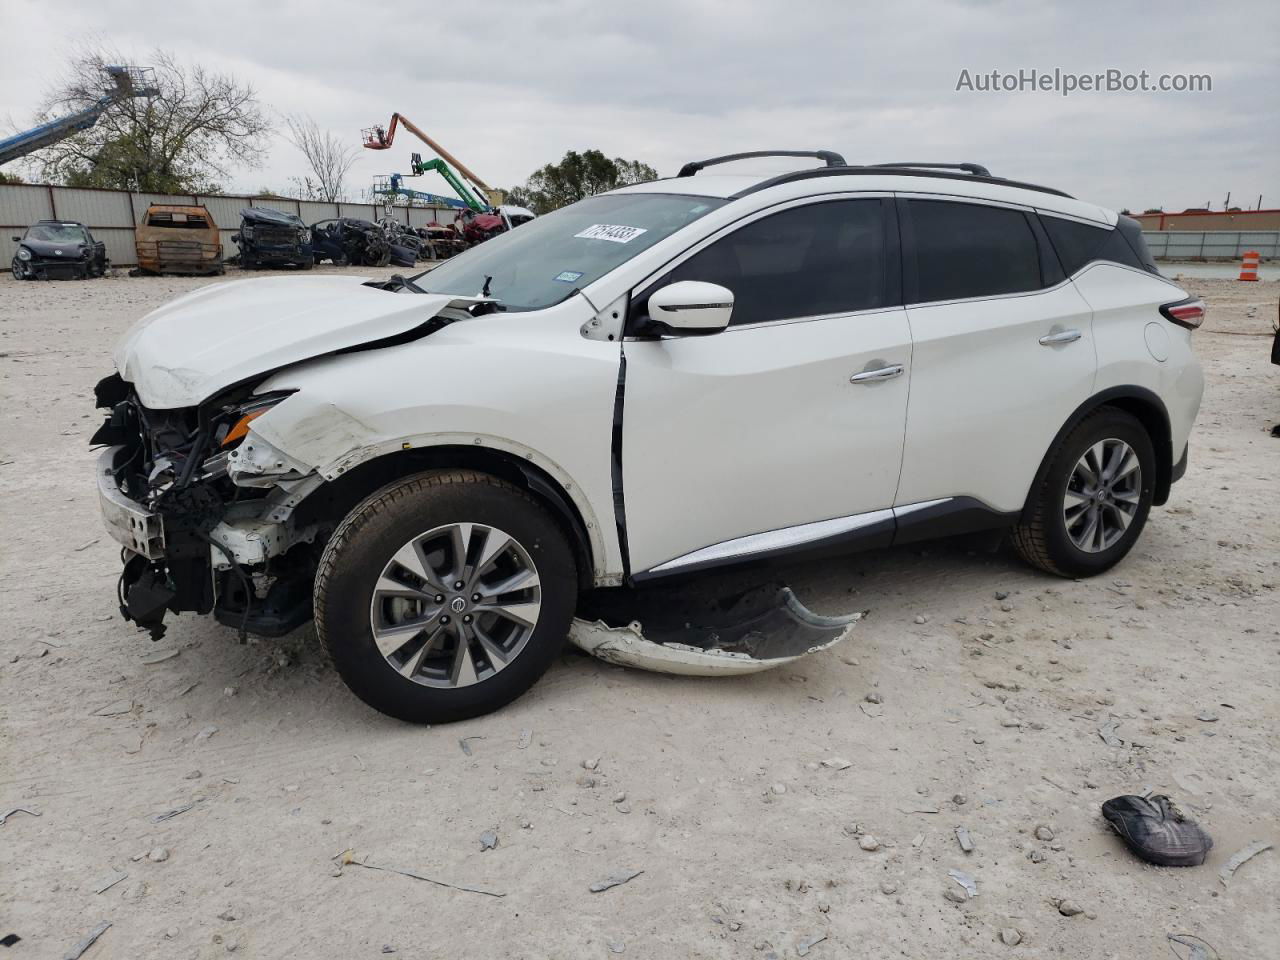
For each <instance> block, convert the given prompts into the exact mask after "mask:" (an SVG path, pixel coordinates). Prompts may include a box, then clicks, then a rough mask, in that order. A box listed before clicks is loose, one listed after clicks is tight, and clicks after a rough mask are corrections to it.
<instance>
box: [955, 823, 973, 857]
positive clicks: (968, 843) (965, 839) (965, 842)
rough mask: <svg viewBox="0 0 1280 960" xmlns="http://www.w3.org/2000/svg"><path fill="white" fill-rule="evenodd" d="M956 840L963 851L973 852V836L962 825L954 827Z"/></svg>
mask: <svg viewBox="0 0 1280 960" xmlns="http://www.w3.org/2000/svg"><path fill="white" fill-rule="evenodd" d="M956 842H958V843H959V844H960V849H961V850H963V851H964V852H965V853H973V838H972V837H971V836H969V831H968V830H966V829H965V828H964V827H956Z"/></svg>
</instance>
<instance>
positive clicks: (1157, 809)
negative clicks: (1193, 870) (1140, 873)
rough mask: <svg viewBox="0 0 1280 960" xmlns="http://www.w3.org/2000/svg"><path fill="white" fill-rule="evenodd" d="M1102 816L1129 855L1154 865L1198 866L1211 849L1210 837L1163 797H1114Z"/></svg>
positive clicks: (1109, 801) (1105, 804) (1156, 795)
mask: <svg viewBox="0 0 1280 960" xmlns="http://www.w3.org/2000/svg"><path fill="white" fill-rule="evenodd" d="M1102 815H1103V816H1104V817H1105V818H1106V820H1107V822H1108V823H1110V824H1111V826H1113V827H1114V828H1115V830H1116V833H1118V834H1120V839H1121V840H1123V841H1124V845H1125V846H1126V847H1128V848H1129V850H1130V852H1132V853H1133V854H1134V855H1135V856H1137V857H1140V858H1141V859H1143V860H1145V861H1147V862H1148V863H1154V864H1156V865H1157V866H1162V867H1193V866H1198V865H1199V864H1202V863H1204V859H1205V857H1206V856H1208V854H1209V850H1210V849H1211V848H1212V847H1213V838H1212V837H1210V836H1209V834H1207V833H1205V831H1204V830H1203V829H1201V827H1200V825H1199V824H1198V823H1196V822H1195V821H1194V820H1192V819H1190V818H1189V817H1187V815H1186V814H1184V813H1183V812H1182V811H1181V810H1180V809H1178V806H1177V805H1176V804H1175V803H1174V802H1173V801H1172V800H1170V799H1169V798H1168V797H1166V796H1165V795H1164V794H1154V795H1153V796H1151V797H1149V798H1148V797H1141V796H1134V795H1132V794H1130V795H1126V796H1123V797H1113V798H1112V799H1110V800H1108V801H1106V802H1105V803H1104V804H1103V805H1102Z"/></svg>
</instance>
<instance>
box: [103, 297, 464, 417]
mask: <svg viewBox="0 0 1280 960" xmlns="http://www.w3.org/2000/svg"><path fill="white" fill-rule="evenodd" d="M366 279H367V278H366V277H350V276H333V277H261V278H256V279H252V280H234V281H231V282H229V283H216V284H211V285H210V286H207V287H202V288H201V289H199V290H196V291H194V292H192V293H188V294H186V295H185V296H181V297H178V298H177V299H176V300H171V301H170V302H169V303H166V304H165V305H164V306H162V307H160V308H159V309H157V310H153V311H152V312H151V313H149V314H147V315H146V316H145V317H143V318H142V319H141V320H139V321H138V322H137V323H136V324H134V326H133V328H132V329H130V330H129V332H128V333H127V334H125V337H124V339H123V340H121V341H120V345H119V346H118V347H117V348H116V352H115V357H114V359H115V365H116V369H117V370H118V371H119V372H120V375H121V376H122V377H123V378H124V379H125V380H126V381H128V382H129V383H131V384H133V386H134V389H135V390H137V392H138V397H139V399H140V400H141V401H142V403H143V405H144V406H146V407H149V408H151V409H153V410H164V409H171V408H176V407H192V406H196V405H197V404H199V403H201V402H203V401H205V400H207V399H208V398H209V397H211V396H213V395H214V394H216V393H218V392H219V391H221V390H225V389H226V388H227V387H229V386H231V385H232V384H236V383H240V382H242V381H245V380H249V379H252V378H253V377H255V376H258V375H260V374H266V373H269V372H270V371H272V370H278V369H280V368H281V367H286V366H289V365H290V364H294V363H298V362H300V361H303V360H309V359H311V358H313V357H318V356H322V355H323V354H327V353H333V352H334V351H337V350H344V349H347V348H350V347H355V346H359V345H361V344H364V343H371V342H373V341H375V340H382V339H384V338H386V337H392V336H396V335H397V334H401V333H405V332H406V331H409V330H412V329H414V328H415V327H417V326H419V325H421V324H422V323H425V322H426V321H427V320H429V319H431V318H432V317H434V316H435V315H436V314H438V313H439V312H440V311H441V310H443V309H444V308H446V307H447V306H449V304H450V303H453V302H456V301H457V299H458V298H456V297H451V296H448V295H445V294H393V293H388V292H387V291H385V290H378V289H375V288H373V287H365V286H362V284H363V282H364V281H365V280H366ZM465 302H467V303H470V302H474V301H471V300H467V301H465Z"/></svg>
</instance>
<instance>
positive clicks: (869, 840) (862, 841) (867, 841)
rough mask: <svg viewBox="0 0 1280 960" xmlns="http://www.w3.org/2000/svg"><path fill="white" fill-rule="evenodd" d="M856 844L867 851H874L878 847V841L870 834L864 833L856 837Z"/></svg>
mask: <svg viewBox="0 0 1280 960" xmlns="http://www.w3.org/2000/svg"><path fill="white" fill-rule="evenodd" d="M858 846H860V847H861V848H862V849H863V850H866V851H867V852H868V853H874V852H875V851H876V850H879V849H880V841H879V840H877V839H876V838H875V837H873V836H871V834H869V833H864V834H863V835H862V836H861V837H859V838H858Z"/></svg>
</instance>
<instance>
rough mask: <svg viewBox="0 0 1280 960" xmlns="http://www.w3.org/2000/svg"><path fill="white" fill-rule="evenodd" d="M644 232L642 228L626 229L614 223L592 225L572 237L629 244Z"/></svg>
mask: <svg viewBox="0 0 1280 960" xmlns="http://www.w3.org/2000/svg"><path fill="white" fill-rule="evenodd" d="M645 232H646V230H645V228H644V227H626V226H622V225H620V224H616V223H593V224H592V225H591V226H589V227H587V229H585V230H583V231H582V232H581V233H575V234H574V236H575V237H581V238H582V239H583V240H608V241H609V242H610V243H630V242H631V241H632V240H634V239H635V238H636V237H638V236H640V234H642V233H645Z"/></svg>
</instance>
